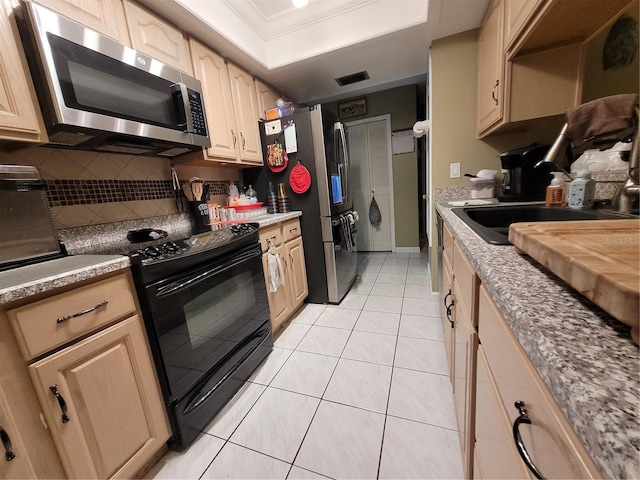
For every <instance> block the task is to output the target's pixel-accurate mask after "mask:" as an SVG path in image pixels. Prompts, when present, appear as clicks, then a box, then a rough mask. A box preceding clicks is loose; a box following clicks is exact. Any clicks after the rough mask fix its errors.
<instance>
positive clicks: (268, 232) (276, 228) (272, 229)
mask: <svg viewBox="0 0 640 480" xmlns="http://www.w3.org/2000/svg"><path fill="white" fill-rule="evenodd" d="M269 241H271V242H272V243H274V244H275V246H276V247H279V246H280V245H282V243H283V241H282V229H281V228H280V224H279V223H277V224H275V225H270V226H268V227H265V228H261V229H260V246H261V247H262V252H266V251H267V249H268V248H269Z"/></svg>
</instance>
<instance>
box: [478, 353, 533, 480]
mask: <svg viewBox="0 0 640 480" xmlns="http://www.w3.org/2000/svg"><path fill="white" fill-rule="evenodd" d="M476 378H477V380H476V421H475V437H476V444H475V447H474V450H475V455H474V457H475V462H474V469H473V478H530V475H529V473H528V470H527V469H526V467H525V466H524V464H523V463H522V460H521V459H520V457H519V455H518V452H517V450H516V448H515V446H514V443H513V434H512V432H511V425H510V424H509V419H508V418H507V415H506V413H505V411H504V408H503V406H502V402H501V400H500V394H499V393H498V389H497V387H496V384H495V382H494V380H493V377H492V376H491V373H490V369H489V365H488V363H487V359H486V357H485V355H484V351H483V349H482V345H480V346H479V347H478V364H477V374H476Z"/></svg>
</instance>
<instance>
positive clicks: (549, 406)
mask: <svg viewBox="0 0 640 480" xmlns="http://www.w3.org/2000/svg"><path fill="white" fill-rule="evenodd" d="M479 314H480V320H479V328H480V330H479V331H480V340H481V342H482V344H483V346H484V353H485V356H486V358H487V362H488V365H489V367H490V373H491V376H492V377H493V379H494V380H495V384H496V386H497V390H498V393H499V397H500V399H501V400H502V405H503V410H504V411H505V412H506V415H507V417H508V418H509V424H510V425H514V423H515V421H516V419H517V418H518V417H520V415H521V412H520V411H519V409H518V408H516V407H515V403H516V402H517V401H521V402H523V403H524V408H525V410H526V412H527V414H528V416H529V418H530V420H531V424H524V425H523V424H521V425H520V427H519V432H520V435H521V437H522V443H523V445H524V446H525V448H526V449H527V452H528V454H529V456H530V457H531V459H532V462H533V463H534V464H535V465H536V467H537V468H538V469H539V470H540V472H541V473H542V475H543V476H545V477H546V478H601V477H602V474H601V473H600V472H599V471H598V468H597V467H596V466H595V464H594V463H593V460H592V459H591V457H590V456H589V454H588V453H587V451H586V450H585V448H584V446H583V445H582V443H581V442H580V440H579V439H578V437H577V436H576V434H575V432H574V431H573V429H572V427H571V426H570V424H569V422H568V421H567V419H566V417H565V416H564V414H563V413H562V411H561V410H560V407H559V406H558V404H557V403H556V402H555V400H554V399H553V396H552V395H551V393H550V392H549V390H548V389H547V387H546V386H545V384H544V382H543V381H542V379H541V378H540V376H539V375H538V373H537V372H536V370H535V368H534V367H533V365H532V364H531V362H530V361H529V359H528V357H527V355H526V353H525V352H524V351H523V349H522V347H521V346H520V344H519V342H518V340H517V339H516V337H515V336H514V334H513V332H512V331H511V329H510V328H509V326H508V324H507V322H506V320H505V319H504V317H502V315H501V314H500V312H499V310H498V307H497V306H496V305H495V303H494V302H493V300H491V298H490V297H489V294H488V292H487V291H486V289H484V287H482V286H481V287H480V300H479ZM478 415H480V414H479V413H478ZM478 441H480V440H478ZM511 441H513V437H512V439H511ZM514 448H515V447H514Z"/></svg>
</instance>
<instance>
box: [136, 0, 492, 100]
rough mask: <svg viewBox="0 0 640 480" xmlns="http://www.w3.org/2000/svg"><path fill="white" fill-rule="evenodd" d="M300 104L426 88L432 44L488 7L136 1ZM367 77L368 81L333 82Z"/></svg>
mask: <svg viewBox="0 0 640 480" xmlns="http://www.w3.org/2000/svg"><path fill="white" fill-rule="evenodd" d="M142 2H143V3H145V5H147V6H148V7H149V8H150V9H151V10H154V11H156V12H158V13H159V14H161V15H162V16H164V17H165V18H168V19H171V20H172V21H173V22H174V23H176V24H177V25H178V26H179V27H181V28H182V29H183V30H185V31H187V32H189V33H190V34H191V35H194V36H195V37H197V38H198V39H199V40H200V41H202V42H204V43H206V44H209V45H211V46H212V47H213V48H214V49H215V50H216V51H218V52H219V53H220V54H222V55H224V56H225V57H227V58H229V59H230V60H231V61H233V62H234V63H237V64H238V65H240V66H241V67H243V68H245V69H246V70H248V71H250V72H251V73H252V74H254V75H256V76H258V77H260V78H261V79H263V80H264V81H266V82H267V83H270V84H271V85H272V86H273V87H275V89H276V90H278V91H279V92H280V93H282V94H284V95H286V96H288V97H289V98H290V99H292V100H295V101H296V102H298V103H310V102H312V101H331V100H339V99H344V98H349V97H353V96H357V95H363V94H367V93H371V92H374V91H379V90H383V89H386V88H391V87H394V86H401V85H407V84H411V83H419V82H425V81H426V78H427V68H428V48H429V45H430V44H431V41H433V40H435V39H437V38H442V37H445V36H448V35H453V34H455V33H459V32H463V31H466V30H470V29H472V28H476V27H478V26H479V25H480V22H481V20H482V16H483V14H484V12H485V10H486V8H487V5H488V3H489V0H309V4H308V5H307V6H306V7H304V8H302V9H298V8H295V7H293V5H292V3H291V0H165V1H162V2H160V1H157V0H142ZM362 70H366V71H367V72H368V73H369V77H370V79H369V80H365V81H363V82H360V83H357V84H353V85H349V86H345V87H340V86H339V85H338V84H337V82H336V81H335V78H338V77H341V76H344V75H349V74H352V73H356V72H360V71H362Z"/></svg>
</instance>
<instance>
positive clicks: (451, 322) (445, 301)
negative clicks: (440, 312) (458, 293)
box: [444, 289, 456, 328]
mask: <svg viewBox="0 0 640 480" xmlns="http://www.w3.org/2000/svg"><path fill="white" fill-rule="evenodd" d="M450 295H451V289H449V293H447V294H446V295H445V296H444V308H446V309H447V320H449V324H450V325H451V328H453V320H451V307H453V306H454V305H455V304H456V302H455V300H453V298H452V299H451V303H450V304H449V305H447V298H448V297H449V296H450Z"/></svg>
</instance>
